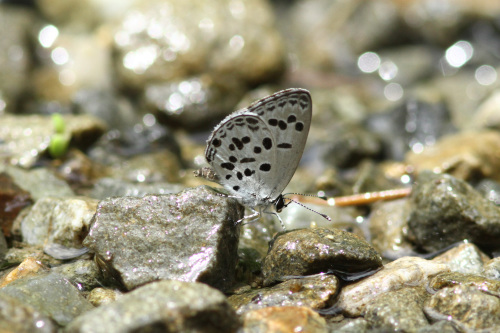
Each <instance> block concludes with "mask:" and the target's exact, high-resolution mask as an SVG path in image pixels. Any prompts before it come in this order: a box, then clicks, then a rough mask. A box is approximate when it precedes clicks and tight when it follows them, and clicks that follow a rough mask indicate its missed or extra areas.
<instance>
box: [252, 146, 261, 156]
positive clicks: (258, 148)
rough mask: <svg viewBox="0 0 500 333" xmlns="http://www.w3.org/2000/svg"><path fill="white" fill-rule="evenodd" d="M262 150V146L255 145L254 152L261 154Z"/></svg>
mask: <svg viewBox="0 0 500 333" xmlns="http://www.w3.org/2000/svg"><path fill="white" fill-rule="evenodd" d="M261 151H262V148H260V147H253V152H254V153H256V154H260V153H261Z"/></svg>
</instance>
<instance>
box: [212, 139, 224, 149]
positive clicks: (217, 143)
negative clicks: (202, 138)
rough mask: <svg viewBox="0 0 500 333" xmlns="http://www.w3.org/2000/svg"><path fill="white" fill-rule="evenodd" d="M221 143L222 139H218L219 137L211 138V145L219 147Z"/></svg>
mask: <svg viewBox="0 0 500 333" xmlns="http://www.w3.org/2000/svg"><path fill="white" fill-rule="evenodd" d="M221 143H222V141H220V140H219V139H217V138H215V139H213V140H212V145H213V146H214V147H220V145H221Z"/></svg>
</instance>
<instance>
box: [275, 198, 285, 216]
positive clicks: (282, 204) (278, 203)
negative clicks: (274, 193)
mask: <svg viewBox="0 0 500 333" xmlns="http://www.w3.org/2000/svg"><path fill="white" fill-rule="evenodd" d="M274 207H275V209H276V212H278V213H281V211H282V210H283V208H284V207H285V200H284V199H283V196H282V195H280V196H279V197H278V198H277V199H276V202H275V204H274Z"/></svg>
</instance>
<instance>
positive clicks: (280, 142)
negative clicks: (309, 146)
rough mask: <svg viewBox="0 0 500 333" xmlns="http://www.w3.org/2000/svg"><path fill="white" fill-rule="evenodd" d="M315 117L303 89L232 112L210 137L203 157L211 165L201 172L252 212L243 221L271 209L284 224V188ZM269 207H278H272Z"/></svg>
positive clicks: (289, 91) (302, 149) (279, 93)
mask: <svg viewBox="0 0 500 333" xmlns="http://www.w3.org/2000/svg"><path fill="white" fill-rule="evenodd" d="M311 116H312V100H311V95H310V93H309V91H307V90H305V89H301V88H291V89H286V90H282V91H279V92H277V93H275V94H272V95H270V96H267V97H265V98H262V99H260V100H258V101H257V102H255V103H253V104H252V105H250V106H249V107H247V108H245V109H242V110H239V111H235V112H233V113H232V114H230V115H229V116H227V117H226V118H225V119H223V120H222V121H221V122H220V123H219V124H218V125H217V126H216V127H215V128H214V130H213V132H212V134H211V135H210V137H209V138H208V140H207V147H206V150H205V158H206V160H207V162H208V163H209V164H210V166H211V167H212V168H213V170H210V169H204V170H202V171H200V172H198V175H201V176H205V177H206V178H207V179H210V178H211V179H210V180H215V181H218V182H219V183H220V184H222V185H223V186H224V188H226V190H228V191H229V193H230V194H231V197H234V198H237V199H238V200H239V201H240V202H241V203H242V204H243V205H245V206H247V207H249V208H250V209H251V210H252V211H253V212H254V214H252V215H249V216H245V217H244V218H243V219H242V220H244V219H254V218H258V217H259V216H260V215H261V214H262V212H265V213H270V214H274V215H276V216H277V217H278V219H279V220H280V222H281V225H282V227H283V229H285V227H284V223H283V221H282V220H281V218H280V216H279V215H278V214H277V213H279V212H281V210H282V209H283V208H284V207H286V206H287V205H288V204H289V203H290V202H291V201H293V200H291V199H288V198H284V197H283V194H282V192H283V190H284V189H285V187H286V186H287V185H288V183H289V182H290V179H291V178H292V177H293V175H294V173H295V170H296V169H297V166H298V164H299V162H300V159H301V157H302V153H303V151H304V147H305V144H306V141H307V136H308V133H309V128H310V126H311ZM285 199H287V200H290V201H289V202H288V203H285ZM271 206H274V208H275V212H272V211H268V208H269V207H271ZM320 215H322V216H324V217H325V218H328V217H327V216H326V215H323V214H320ZM328 219H329V218H328ZM240 221H241V220H239V221H237V222H240Z"/></svg>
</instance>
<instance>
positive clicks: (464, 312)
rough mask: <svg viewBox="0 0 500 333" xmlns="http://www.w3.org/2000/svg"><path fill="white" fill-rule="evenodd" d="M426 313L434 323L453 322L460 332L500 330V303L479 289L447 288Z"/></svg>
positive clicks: (440, 292)
mask: <svg viewBox="0 0 500 333" xmlns="http://www.w3.org/2000/svg"><path fill="white" fill-rule="evenodd" d="M424 311H425V313H426V314H427V316H428V317H429V318H430V319H431V320H432V321H438V320H447V321H450V322H452V323H453V324H454V326H455V327H457V328H458V330H460V331H465V332H467V331H475V330H484V332H498V331H499V330H500V317H499V316H498V313H500V299H499V298H498V297H495V296H491V295H488V294H486V293H483V292H481V291H479V290H478V289H477V288H476V287H471V286H466V285H459V286H454V287H447V288H443V289H441V290H439V291H438V292H437V293H436V294H434V295H433V296H432V297H431V298H429V300H428V301H427V302H426V303H425V306H424Z"/></svg>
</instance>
